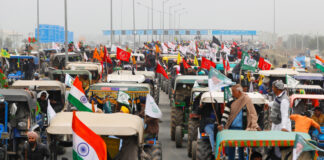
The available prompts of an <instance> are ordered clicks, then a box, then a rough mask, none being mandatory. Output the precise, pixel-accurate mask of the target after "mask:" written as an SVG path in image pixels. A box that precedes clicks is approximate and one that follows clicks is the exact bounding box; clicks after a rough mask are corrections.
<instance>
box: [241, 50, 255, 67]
mask: <svg viewBox="0 0 324 160" xmlns="http://www.w3.org/2000/svg"><path fill="white" fill-rule="evenodd" d="M241 66H242V70H250V71H255V69H256V68H257V66H258V62H257V61H256V60H255V59H253V58H251V56H250V55H249V54H248V53H246V52H243V55H242V60H241Z"/></svg>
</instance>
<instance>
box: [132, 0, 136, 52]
mask: <svg viewBox="0 0 324 160" xmlns="http://www.w3.org/2000/svg"><path fill="white" fill-rule="evenodd" d="M133 35H134V49H133V51H134V53H135V49H136V44H135V42H136V33H135V0H133Z"/></svg>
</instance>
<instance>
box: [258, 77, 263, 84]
mask: <svg viewBox="0 0 324 160" xmlns="http://www.w3.org/2000/svg"><path fill="white" fill-rule="evenodd" d="M263 78H264V75H260V76H259V84H258V86H261V85H262V83H263Z"/></svg>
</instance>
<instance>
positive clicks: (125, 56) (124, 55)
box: [117, 47, 131, 62]
mask: <svg viewBox="0 0 324 160" xmlns="http://www.w3.org/2000/svg"><path fill="white" fill-rule="evenodd" d="M130 56H131V53H129V52H126V51H124V50H122V49H120V48H118V47H117V59H119V60H121V61H126V62H129V58H130Z"/></svg>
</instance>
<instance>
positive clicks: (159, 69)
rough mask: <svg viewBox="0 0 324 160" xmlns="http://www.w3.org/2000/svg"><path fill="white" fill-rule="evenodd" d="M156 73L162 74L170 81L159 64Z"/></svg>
mask: <svg viewBox="0 0 324 160" xmlns="http://www.w3.org/2000/svg"><path fill="white" fill-rule="evenodd" d="M156 73H161V74H162V75H163V76H164V77H165V78H166V79H169V77H168V75H167V73H166V72H165V70H164V68H163V67H162V66H161V65H160V64H159V63H157V65H156Z"/></svg>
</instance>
